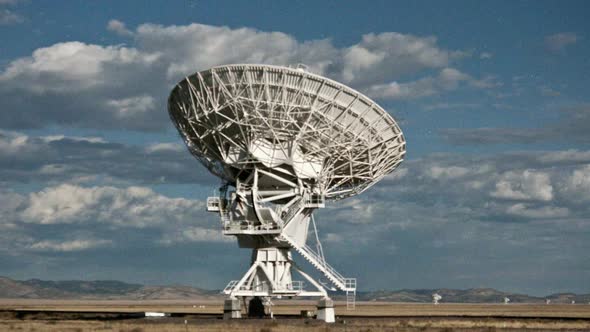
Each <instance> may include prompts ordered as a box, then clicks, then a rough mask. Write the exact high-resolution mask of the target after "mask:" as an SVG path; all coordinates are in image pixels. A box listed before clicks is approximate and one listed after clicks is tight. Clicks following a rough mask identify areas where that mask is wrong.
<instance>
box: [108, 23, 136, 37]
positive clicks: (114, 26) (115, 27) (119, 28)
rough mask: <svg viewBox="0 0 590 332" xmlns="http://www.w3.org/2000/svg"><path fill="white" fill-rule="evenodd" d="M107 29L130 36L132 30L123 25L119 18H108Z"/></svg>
mask: <svg viewBox="0 0 590 332" xmlns="http://www.w3.org/2000/svg"><path fill="white" fill-rule="evenodd" d="M107 30H109V31H112V32H114V33H116V34H118V35H120V36H124V37H131V36H133V32H132V31H131V30H129V29H127V27H126V26H125V23H123V22H121V21H119V20H110V21H109V23H108V24H107Z"/></svg>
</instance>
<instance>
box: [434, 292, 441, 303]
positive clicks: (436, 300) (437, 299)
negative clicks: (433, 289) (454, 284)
mask: <svg viewBox="0 0 590 332" xmlns="http://www.w3.org/2000/svg"><path fill="white" fill-rule="evenodd" d="M440 300H442V296H440V295H439V294H438V293H434V294H432V303H434V304H438V301H440Z"/></svg>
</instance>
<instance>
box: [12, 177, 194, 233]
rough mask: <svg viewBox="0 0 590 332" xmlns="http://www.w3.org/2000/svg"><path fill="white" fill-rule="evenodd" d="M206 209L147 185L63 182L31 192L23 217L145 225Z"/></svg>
mask: <svg viewBox="0 0 590 332" xmlns="http://www.w3.org/2000/svg"><path fill="white" fill-rule="evenodd" d="M202 211H204V204H203V203H202V202H200V201H191V200H187V199H183V198H168V197H166V196H162V195H159V194H157V193H155V192H154V191H152V190H151V189H149V188H145V187H128V188H123V189H121V188H115V187H89V188H86V187H81V186H77V185H71V184H62V185H59V186H56V187H49V188H46V189H45V190H42V191H40V192H36V193H31V194H29V198H28V204H27V207H26V208H25V209H24V210H23V211H22V213H21V217H22V219H23V220H24V221H25V222H28V223H35V224H61V223H89V222H90V223H91V222H98V223H106V224H112V225H115V226H119V227H122V226H128V227H140V228H141V227H148V226H158V225H161V224H163V223H174V222H183V221H184V220H190V219H191V218H193V216H194V215H195V214H199V213H201V212H202Z"/></svg>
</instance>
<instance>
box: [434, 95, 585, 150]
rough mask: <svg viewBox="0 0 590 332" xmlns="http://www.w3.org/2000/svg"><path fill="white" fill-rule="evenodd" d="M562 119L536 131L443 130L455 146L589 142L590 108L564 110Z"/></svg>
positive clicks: (492, 129)
mask: <svg viewBox="0 0 590 332" xmlns="http://www.w3.org/2000/svg"><path fill="white" fill-rule="evenodd" d="M559 115H560V119H558V120H557V121H554V122H549V123H547V124H546V125H545V126H542V127H537V128H521V127H515V128H505V127H500V128H460V129H459V128H447V129H442V130H440V134H441V135H442V137H443V138H444V139H446V140H447V141H449V142H450V143H453V144H456V145H470V144H510V143H517V144H535V143H541V142H555V141H567V142H581V143H588V142H590V106H589V105H586V104H581V105H576V106H574V107H567V108H563V109H561V110H560V112H559Z"/></svg>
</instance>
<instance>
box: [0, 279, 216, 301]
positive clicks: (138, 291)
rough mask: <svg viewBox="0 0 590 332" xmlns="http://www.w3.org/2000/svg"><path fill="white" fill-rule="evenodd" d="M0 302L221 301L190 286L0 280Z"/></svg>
mask: <svg viewBox="0 0 590 332" xmlns="http://www.w3.org/2000/svg"><path fill="white" fill-rule="evenodd" d="M0 298H19V299H117V300H167V299H200V300H203V299H214V298H220V299H221V298H222V297H221V294H219V291H209V290H203V289H200V288H195V287H190V286H176V285H172V286H144V285H140V284H130V283H125V282H122V281H115V280H97V281H82V280H65V281H47V280H39V279H31V280H25V281H19V280H12V279H10V278H6V277H0Z"/></svg>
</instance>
